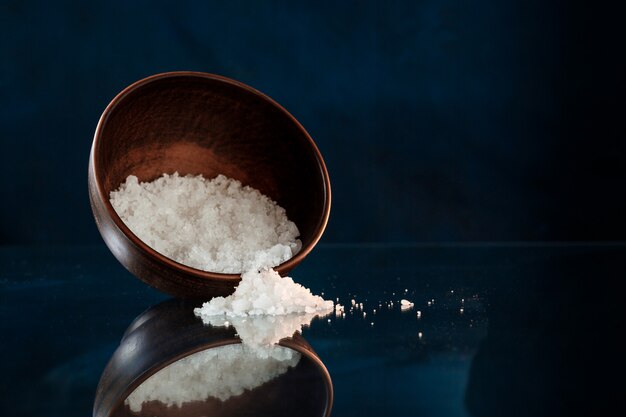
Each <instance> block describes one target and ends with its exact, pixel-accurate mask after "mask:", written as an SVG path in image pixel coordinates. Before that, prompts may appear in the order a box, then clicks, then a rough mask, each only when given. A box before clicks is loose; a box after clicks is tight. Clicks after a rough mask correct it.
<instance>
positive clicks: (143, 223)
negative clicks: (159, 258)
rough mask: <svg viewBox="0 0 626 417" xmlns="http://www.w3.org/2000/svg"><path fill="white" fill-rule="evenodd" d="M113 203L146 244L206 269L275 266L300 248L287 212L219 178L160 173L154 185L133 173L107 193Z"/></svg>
mask: <svg viewBox="0 0 626 417" xmlns="http://www.w3.org/2000/svg"><path fill="white" fill-rule="evenodd" d="M110 201H111V205H112V206H113V208H114V209H115V211H116V212H117V214H118V215H119V217H120V218H121V219H122V221H123V222H124V223H125V224H126V225H127V226H128V228H129V229H130V230H131V231H132V232H133V233H134V234H135V235H137V237H139V239H141V240H142V241H143V242H144V243H146V244H147V245H148V246H150V247H151V248H153V249H154V250H156V251H157V252H159V253H161V254H163V255H165V256H167V257H168V258H171V259H173V260H175V261H177V262H179V263H181V264H184V265H187V266H190V267H192V268H197V269H201V270H204V271H211V272H220V273H242V272H244V271H248V270H250V269H255V268H256V269H260V268H261V267H273V266H276V265H279V264H281V263H283V262H285V261H287V260H288V259H290V258H291V257H293V256H294V255H295V254H296V253H297V252H298V251H299V250H300V249H301V247H302V243H301V242H300V240H298V239H297V237H298V236H299V234H300V232H299V231H298V228H297V226H296V225H295V224H294V223H293V222H291V221H289V219H288V218H287V214H286V211H285V209H283V208H282V207H280V206H278V205H277V204H276V203H275V202H274V201H272V200H271V199H270V198H268V197H267V196H265V195H263V194H261V193H260V192H259V191H258V190H255V189H254V188H251V187H249V186H243V185H242V184H241V183H240V182H239V181H237V180H234V179H231V178H227V177H225V176H223V175H218V176H217V177H215V178H213V179H211V180H208V179H205V178H203V177H202V176H201V175H198V176H190V175H187V176H180V175H178V173H174V174H172V175H168V174H163V176H161V177H160V178H157V179H156V180H154V181H152V182H139V181H138V179H137V177H135V176H134V175H130V176H128V178H126V181H125V182H124V183H123V184H122V185H121V186H120V188H119V189H118V190H116V191H113V192H111V195H110Z"/></svg>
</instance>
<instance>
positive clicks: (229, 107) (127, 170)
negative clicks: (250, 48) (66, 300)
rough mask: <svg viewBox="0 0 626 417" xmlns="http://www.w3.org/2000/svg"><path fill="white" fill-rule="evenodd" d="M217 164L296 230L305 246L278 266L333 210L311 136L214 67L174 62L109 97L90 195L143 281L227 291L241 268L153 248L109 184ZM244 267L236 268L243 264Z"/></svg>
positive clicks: (216, 170) (209, 170) (209, 292)
mask: <svg viewBox="0 0 626 417" xmlns="http://www.w3.org/2000/svg"><path fill="white" fill-rule="evenodd" d="M174 171H178V172H179V173H180V174H183V175H184V174H194V175H198V174H202V175H204V177H205V178H213V177H215V176H216V175H217V174H224V175H226V176H228V177H231V178H234V179H237V180H239V181H241V182H242V183H243V184H244V185H250V186H251V187H254V188H256V189H257V190H259V191H261V192H262V193H263V194H265V195H267V196H269V197H271V198H272V199H273V200H274V201H276V202H277V203H278V204H279V205H280V206H281V207H283V208H285V210H286V211H287V216H288V217H289V218H290V220H292V221H293V222H294V223H295V224H296V225H297V226H298V229H299V230H300V240H301V241H302V249H301V250H300V251H299V252H298V253H297V254H295V256H294V257H292V258H291V259H289V260H288V261H286V262H284V263H282V264H280V265H278V266H277V267H276V268H275V269H276V270H277V271H278V272H279V273H280V274H281V275H283V274H285V273H287V272H289V271H290V270H291V269H293V268H294V267H295V266H296V265H298V264H299V263H300V262H301V261H302V260H303V259H304V257H305V256H306V255H307V254H308V253H309V252H310V251H311V250H312V249H313V247H314V246H315V244H316V243H317V241H318V240H319V239H320V237H321V235H322V233H323V232H324V228H325V227H326V223H327V221H328V216H329V213H330V181H329V179H328V172H327V170H326V166H325V164H324V161H323V159H322V156H321V154H320V152H319V150H318V149H317V147H316V145H315V143H314V142H313V140H312V139H311V137H310V136H309V134H308V133H307V132H306V131H305V130H304V128H303V127H302V126H301V125H300V123H298V121H296V119H295V118H294V117H293V116H292V115H290V114H289V113H288V112H287V111H286V110H285V109H283V108H282V107H281V106H280V105H278V104H277V103H276V102H274V101H273V100H272V99H270V98H269V97H267V96H265V95H264V94H262V93H260V92H258V91H256V90H254V89H252V88H250V87H248V86H246V85H244V84H242V83H239V82H236V81H233V80H229V79H227V78H224V77H219V76H216V75H211V74H204V73H193V72H173V73H165V74H158V75H154V76H152V77H148V78H146V79H144V80H141V81H138V82H136V83H135V84H133V85H131V86H130V87H128V88H126V89H125V90H124V91H122V92H121V93H120V94H118V95H117V97H115V98H114V99H113V101H111V103H110V104H109V105H108V107H107V108H106V110H105V111H104V113H103V114H102V117H101V119H100V122H99V123H98V127H97V129H96V133H95V137H94V141H93V146H92V148H91V156H90V159H89V196H90V199H91V206H92V209H93V213H94V217H95V219H96V223H97V225H98V229H99V230H100V233H101V234H102V237H103V238H104V241H105V242H106V244H107V246H108V247H109V248H110V249H111V251H112V252H113V254H114V255H115V257H116V258H117V259H118V260H119V261H120V262H121V263H122V264H123V265H124V266H125V267H126V268H127V269H128V270H130V271H131V272H132V273H133V274H135V275H136V276H137V277H138V278H140V279H141V280H143V281H144V282H146V283H147V284H149V285H151V286H153V287H155V288H158V289H160V290H162V291H165V292H167V293H169V294H172V295H175V296H180V297H196V298H198V297H202V298H208V297H212V296H216V295H228V294H230V293H232V292H233V289H234V287H235V285H236V284H237V283H238V282H239V279H240V278H239V275H236V274H220V273H214V272H206V271H201V270H198V269H195V268H191V267H188V266H185V265H182V264H179V263H177V262H175V261H173V260H171V259H169V258H167V257H166V256H163V255H162V254H160V253H158V252H156V251H155V250H154V249H152V248H150V247H149V246H148V245H146V244H145V243H144V242H142V241H141V240H140V239H139V238H138V237H137V236H135V235H134V234H133V233H132V232H131V231H130V229H129V228H128V227H127V226H126V225H125V224H124V222H123V221H122V220H121V219H120V218H119V216H118V215H117V213H116V212H115V209H113V207H112V205H111V203H110V202H109V194H110V192H111V191H113V190H116V189H117V188H119V186H120V184H121V183H122V182H124V181H125V180H126V177H127V176H128V175H130V174H133V175H135V176H137V177H138V178H139V180H141V181H151V180H154V179H156V178H157V177H159V176H161V175H162V174H163V173H170V174H171V173H173V172H174ZM242 272H243V271H242Z"/></svg>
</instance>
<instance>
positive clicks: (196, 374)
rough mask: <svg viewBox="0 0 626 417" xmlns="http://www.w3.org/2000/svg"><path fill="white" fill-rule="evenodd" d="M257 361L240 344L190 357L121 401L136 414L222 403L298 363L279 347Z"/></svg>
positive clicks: (293, 353) (291, 353)
mask: <svg viewBox="0 0 626 417" xmlns="http://www.w3.org/2000/svg"><path fill="white" fill-rule="evenodd" d="M265 351H266V355H265V356H263V357H261V356H259V355H258V353H257V352H256V351H254V350H251V349H248V348H247V347H246V346H244V345H242V344H234V345H226V346H220V347H216V348H213V349H207V350H203V351H201V352H197V353H194V354H192V355H189V356H187V357H185V358H183V359H180V360H179V361H177V362H174V363H173V364H171V365H169V366H167V367H165V368H163V369H161V370H160V371H158V372H157V373H155V374H154V375H152V376H150V377H149V378H148V379H147V380H146V381H144V382H143V383H142V384H141V385H139V387H137V388H136V389H135V390H134V391H133V392H132V393H131V394H130V395H129V396H128V397H127V398H126V400H125V401H124V403H125V404H126V405H128V407H129V408H130V410H131V411H132V412H134V413H139V412H140V411H141V409H142V404H144V403H146V402H150V401H158V402H160V403H162V404H164V405H166V406H168V407H173V406H177V407H182V406H183V405H184V404H186V403H190V402H194V401H205V400H206V399H208V398H217V399H218V400H220V401H226V400H228V399H229V398H231V397H234V396H237V395H241V394H243V393H244V391H247V390H253V389H254V388H257V387H259V386H261V385H263V384H264V383H266V382H268V381H271V380H272V379H274V378H276V377H278V376H280V375H282V374H284V373H285V372H287V370H289V368H292V367H295V366H296V365H297V364H298V362H299V361H300V357H301V355H300V353H298V352H296V351H294V350H291V349H288V348H285V347H282V346H273V347H272V348H271V349H270V348H268V349H265Z"/></svg>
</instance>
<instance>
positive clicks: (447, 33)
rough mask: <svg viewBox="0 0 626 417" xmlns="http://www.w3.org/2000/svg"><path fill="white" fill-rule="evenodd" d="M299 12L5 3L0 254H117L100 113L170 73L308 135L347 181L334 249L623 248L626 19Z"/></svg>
mask: <svg viewBox="0 0 626 417" xmlns="http://www.w3.org/2000/svg"><path fill="white" fill-rule="evenodd" d="M295 3H296V2H293V1H285V2H281V1H269V2H256V1H252V0H250V1H236V2H235V1H234V2H192V1H172V2H168V1H165V0H160V1H157V0H152V1H138V2H111V1H101V2H87V1H55V2H50V1H3V2H1V3H0V53H1V56H2V60H1V62H0V140H1V144H2V148H1V149H2V151H1V153H0V167H1V169H2V171H1V172H2V175H1V176H0V189H1V190H2V195H3V197H2V198H1V204H0V243H1V244H7V243H82V242H92V241H96V242H98V241H100V237H99V236H98V232H97V230H96V228H95V225H94V222H93V219H92V215H91V211H90V208H89V203H88V197H87V185H86V178H87V159H88V154H89V149H90V145H91V139H92V135H93V131H94V129H95V126H96V123H97V121H98V118H99V116H100V114H101V112H102V110H103V109H104V107H105V106H106V105H107V103H108V102H109V100H110V99H112V98H113V96H114V95H115V94H116V93H117V92H119V91H120V90H121V89H122V88H124V87H125V86H127V85H128V84H130V83H132V82H134V81H136V80H138V79H140V78H143V77H145V76H148V75H150V74H153V73H157V72H163V71H170V70H197V71H206V72H212V73H217V74H221V75H225V76H228V77H232V78H235V79H238V80H240V81H243V82H245V83H247V84H250V85H252V86H253V87H256V88H258V89H260V90H261V91H263V92H265V93H267V94H268V95H270V96H271V97H273V98H274V99H276V100H277V101H278V102H279V103H281V104H283V105H284V106H285V107H286V108H287V109H288V110H289V111H291V112H292V113H293V114H294V115H295V116H296V118H298V119H299V120H300V121H301V122H302V123H303V125H304V126H305V127H306V128H307V129H308V130H309V132H310V133H311V135H312V136H313V137H314V139H315V140H316V142H317V143H318V145H319V147H320V149H321V151H322V153H323V155H324V157H325V159H326V162H327V164H328V167H329V170H330V173H331V181H332V185H333V193H334V194H333V197H334V201H333V210H332V214H331V222H330V225H329V227H328V229H327V232H326V234H325V236H324V239H325V240H326V241H331V242H332V241H450V240H455V241H456V240H460V241H463V240H576V239H579V240H594V239H601V240H602V239H624V237H625V236H626V222H624V220H623V218H624V213H626V194H625V192H624V179H625V177H626V176H625V175H624V172H625V164H626V150H625V145H624V136H625V134H624V126H623V125H624V114H625V113H624V111H625V105H624V97H625V96H624V92H625V91H624V90H625V85H626V83H625V81H624V78H625V76H626V75H625V74H626V68H625V65H624V58H623V54H624V43H623V41H624V30H623V29H622V27H623V26H624V25H623V21H622V20H623V18H622V16H623V14H621V13H619V11H617V10H612V9H607V8H602V7H600V6H599V5H598V4H595V3H594V4H593V5H584V4H579V3H578V2H562V3H559V2H548V1H528V0H519V1H509V2H506V1H505V2H503V1H495V0H482V1H480V0H473V1H446V0H431V1H405V2H374V1H360V2H310V4H309V5H306V6H304V5H297V4H295ZM581 3H582V2H581Z"/></svg>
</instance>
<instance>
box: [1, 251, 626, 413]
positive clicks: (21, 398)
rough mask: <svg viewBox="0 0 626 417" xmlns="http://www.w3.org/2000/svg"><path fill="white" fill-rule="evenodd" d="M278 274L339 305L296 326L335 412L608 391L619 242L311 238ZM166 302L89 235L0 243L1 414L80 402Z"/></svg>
mask: <svg viewBox="0 0 626 417" xmlns="http://www.w3.org/2000/svg"><path fill="white" fill-rule="evenodd" d="M290 275H291V276H292V277H294V279H295V280H296V281H297V282H300V283H302V284H303V285H305V286H307V287H309V288H311V289H312V291H313V292H314V293H318V294H320V293H323V294H324V297H325V298H327V299H332V300H334V301H336V300H337V299H339V302H340V303H341V304H343V305H345V307H346V314H345V316H338V315H335V314H332V315H330V316H327V317H324V318H317V319H315V320H314V321H313V322H312V323H311V326H310V327H306V328H304V330H303V332H302V336H303V338H304V339H305V340H306V342H307V343H308V344H309V345H310V346H311V347H312V348H313V349H314V350H315V352H316V353H317V356H318V357H319V359H320V360H321V361H322V362H323V363H324V365H325V366H326V368H327V369H328V371H329V373H330V376H331V378H332V385H333V388H334V404H333V410H332V415H334V416H370V415H371V416H385V415H391V416H406V415H410V416H417V415H423V416H459V417H460V416H503V415H528V416H537V415H563V414H566V413H570V412H587V411H589V412H594V413H598V412H600V413H601V412H603V411H605V410H609V409H611V407H613V406H614V405H615V404H616V403H617V402H618V401H621V398H622V396H623V394H622V392H623V388H624V383H623V382H622V379H623V378H622V373H621V371H622V370H623V362H624V360H623V354H622V353H621V351H622V349H621V344H620V343H618V341H619V340H620V339H621V333H622V332H623V330H624V323H623V320H622V318H621V317H622V315H623V313H622V312H621V309H622V306H623V301H622V298H623V297H622V292H620V290H619V288H620V285H619V284H621V281H622V280H623V279H624V278H626V246H624V245H617V244H540V245H537V244H535V245H524V244H510V245H508V244H467V245H420V244H415V245H411V244H406V245H385V244H380V245H319V246H318V247H317V248H316V249H315V250H314V251H313V252H312V253H311V255H310V256H308V257H307V259H306V260H305V261H304V262H303V263H302V264H301V265H300V266H299V267H298V268H297V269H295V270H294V271H293V272H292V273H291V274H290ZM167 299H168V297H167V296H166V295H164V294H161V293H159V292H157V291H156V290H153V289H151V288H149V287H147V286H146V285H144V284H143V283H141V282H140V281H139V280H137V279H136V278H134V277H133V276H132V275H130V273H128V272H126V271H125V270H124V269H123V267H121V266H120V264H118V263H117V261H116V260H115V259H114V258H113V256H112V255H111V254H110V253H109V252H108V250H107V249H106V248H105V247H104V246H85V247H53V248H50V247H44V248H29V247H4V248H0V335H1V339H2V340H1V342H0V353H1V355H2V356H1V357H2V364H1V370H2V372H1V373H0V416H59V417H61V416H62V417H73V416H89V415H91V414H92V409H93V405H94V397H95V392H96V387H97V385H98V381H99V380H100V377H101V375H102V372H103V370H104V368H105V366H106V364H107V362H108V361H109V360H110V358H111V357H112V355H113V353H114V352H115V351H116V349H117V348H118V346H119V344H120V340H121V339H122V336H123V334H124V332H125V331H126V329H127V328H128V326H129V325H130V324H131V323H132V322H133V320H134V319H135V318H136V317H137V316H139V315H140V314H142V312H144V311H145V310H146V309H148V308H150V307H152V306H155V305H157V304H159V303H162V302H163V301H164V300H167ZM402 299H406V300H408V301H410V302H412V303H413V305H412V306H410V307H409V308H407V309H405V311H403V310H402V308H401V300H402ZM352 300H354V304H355V305H354V306H352ZM361 303H362V304H363V307H361V306H360V304H361ZM171 332H172V334H171V337H172V338H176V329H175V328H174V329H173V330H171ZM244 414H245V415H256V414H255V412H254V410H249V412H247V413H244Z"/></svg>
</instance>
